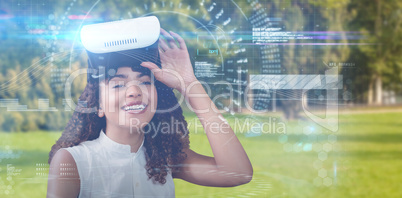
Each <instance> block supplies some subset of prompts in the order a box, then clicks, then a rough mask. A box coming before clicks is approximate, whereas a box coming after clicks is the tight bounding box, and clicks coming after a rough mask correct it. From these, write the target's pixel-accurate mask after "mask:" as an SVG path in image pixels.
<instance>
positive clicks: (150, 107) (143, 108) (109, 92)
mask: <svg viewBox="0 0 402 198" xmlns="http://www.w3.org/2000/svg"><path fill="white" fill-rule="evenodd" d="M100 89H101V90H100V107H101V108H102V111H103V112H104V115H105V116H106V124H107V125H113V126H114V127H117V128H121V127H124V128H126V127H130V128H131V129H132V130H133V131H138V130H139V129H140V128H143V127H144V126H145V125H146V124H147V123H149V121H151V119H152V118H153V116H154V114H155V111H156V106H157V93H156V88H155V86H154V84H153V82H152V81H151V77H150V76H148V75H144V74H141V73H140V72H135V71H132V70H131V68H130V67H120V68H119V69H118V70H117V72H116V74H115V75H114V76H113V77H111V79H110V80H109V82H107V81H103V82H101V83H100ZM109 127H111V126H109Z"/></svg>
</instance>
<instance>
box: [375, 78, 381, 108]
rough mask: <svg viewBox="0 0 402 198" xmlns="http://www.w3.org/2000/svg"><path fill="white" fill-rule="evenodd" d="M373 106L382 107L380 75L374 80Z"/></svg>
mask: <svg viewBox="0 0 402 198" xmlns="http://www.w3.org/2000/svg"><path fill="white" fill-rule="evenodd" d="M375 104H376V105H382V78H381V76H380V75H377V76H376V78H375Z"/></svg>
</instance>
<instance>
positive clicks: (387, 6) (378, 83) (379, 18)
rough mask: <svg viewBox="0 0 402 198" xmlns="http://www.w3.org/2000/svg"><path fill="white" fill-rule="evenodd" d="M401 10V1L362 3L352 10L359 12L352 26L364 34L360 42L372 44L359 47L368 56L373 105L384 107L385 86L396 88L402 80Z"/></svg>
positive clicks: (363, 1)
mask: <svg viewBox="0 0 402 198" xmlns="http://www.w3.org/2000/svg"><path fill="white" fill-rule="evenodd" d="M401 9H402V3H401V2H400V1H383V0H375V1H372V0H361V1H354V2H353V3H351V5H350V10H351V11H352V12H355V13H356V18H355V19H354V20H353V21H352V22H351V27H352V28H353V29H354V30H358V31H362V32H364V33H365V36H366V39H364V40H361V43H369V44H370V45H360V47H359V50H360V51H361V52H362V53H363V54H364V55H365V56H366V57H367V59H366V64H367V67H366V69H367V70H368V71H369V82H368V94H367V95H368V97H367V102H368V104H370V105H371V104H374V103H375V104H377V105H381V104H382V89H383V87H386V88H388V89H397V86H395V85H396V84H398V83H401V81H402V80H401V79H402V78H401V70H402V64H401V61H402V59H401V54H402V39H401V37H402V36H401V35H402V29H401V23H402V11H401ZM391 79H392V80H391ZM383 82H386V84H384V83H383ZM374 96H375V97H374Z"/></svg>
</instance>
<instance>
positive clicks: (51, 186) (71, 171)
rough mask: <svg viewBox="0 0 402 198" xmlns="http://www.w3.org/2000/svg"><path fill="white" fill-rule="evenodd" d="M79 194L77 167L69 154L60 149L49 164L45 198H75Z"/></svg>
mask: <svg viewBox="0 0 402 198" xmlns="http://www.w3.org/2000/svg"><path fill="white" fill-rule="evenodd" d="M79 192H80V178H79V175H78V170H77V165H76V163H75V161H74V158H73V157H72V156H71V154H70V153H69V152H68V151H67V150H64V149H60V150H58V151H57V152H56V154H55V155H54V157H53V159H52V162H51V163H50V169H49V178H48V184H47V196H46V197H47V198H59V197H62V198H70V197H71V198H76V197H78V194H79Z"/></svg>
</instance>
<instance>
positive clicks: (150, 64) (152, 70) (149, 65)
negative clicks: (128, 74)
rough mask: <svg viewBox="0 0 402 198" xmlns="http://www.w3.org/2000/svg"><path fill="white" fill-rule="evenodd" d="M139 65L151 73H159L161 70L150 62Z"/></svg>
mask: <svg viewBox="0 0 402 198" xmlns="http://www.w3.org/2000/svg"><path fill="white" fill-rule="evenodd" d="M140 65H141V66H143V67H146V68H148V69H149V70H151V72H152V73H154V72H159V70H161V69H160V68H159V67H158V66H157V65H155V63H152V62H142V63H141V64H140Z"/></svg>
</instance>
